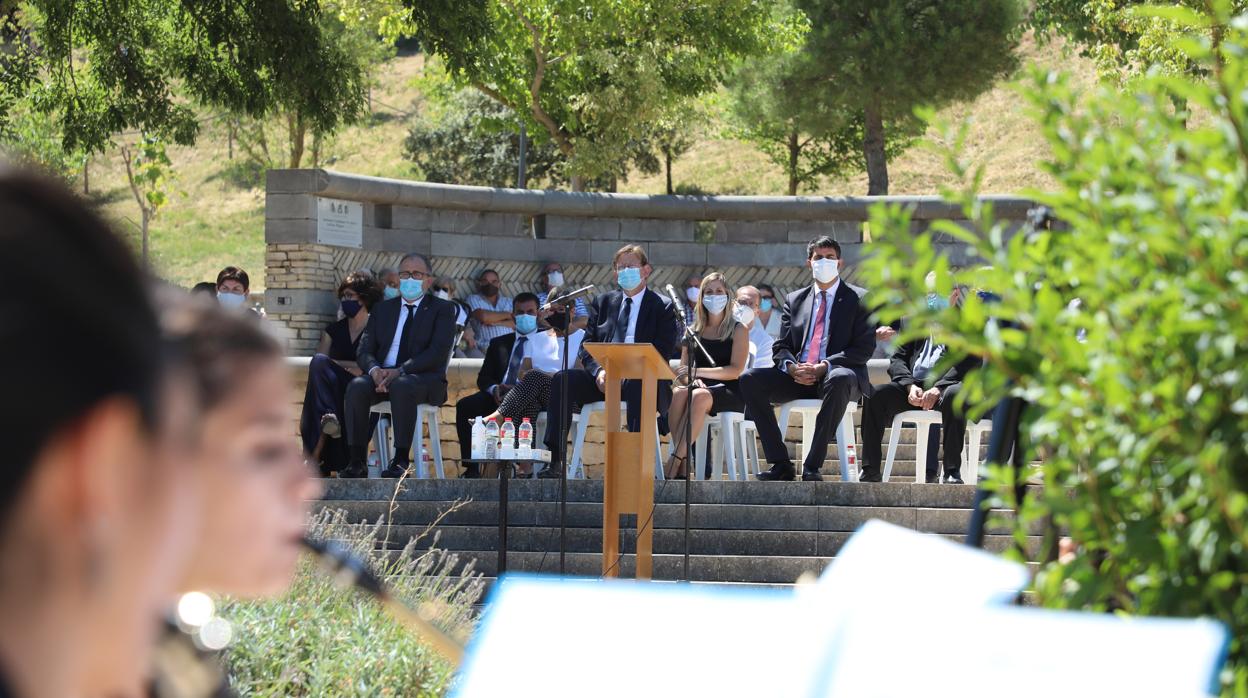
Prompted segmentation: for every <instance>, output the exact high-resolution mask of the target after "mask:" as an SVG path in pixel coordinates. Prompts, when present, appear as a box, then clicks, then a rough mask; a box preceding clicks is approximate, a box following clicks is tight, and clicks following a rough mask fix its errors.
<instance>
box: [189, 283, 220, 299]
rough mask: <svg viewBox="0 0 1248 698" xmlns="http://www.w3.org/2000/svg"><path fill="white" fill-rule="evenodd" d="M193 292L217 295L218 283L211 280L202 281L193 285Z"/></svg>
mask: <svg viewBox="0 0 1248 698" xmlns="http://www.w3.org/2000/svg"><path fill="white" fill-rule="evenodd" d="M191 293H192V294H194V293H202V294H204V295H205V296H216V295H217V285H216V284H214V283H212V282H211V281H201V282H199V283H197V284H195V285H194V286H192V287H191Z"/></svg>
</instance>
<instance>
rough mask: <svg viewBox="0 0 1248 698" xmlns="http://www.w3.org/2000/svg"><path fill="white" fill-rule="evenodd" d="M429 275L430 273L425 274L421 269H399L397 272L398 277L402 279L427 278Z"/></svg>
mask: <svg viewBox="0 0 1248 698" xmlns="http://www.w3.org/2000/svg"><path fill="white" fill-rule="evenodd" d="M430 276H431V275H430V274H426V273H425V272H423V271H410V272H409V271H401V272H399V279H400V280H402V281H407V280H408V279H427V278H429V277H430Z"/></svg>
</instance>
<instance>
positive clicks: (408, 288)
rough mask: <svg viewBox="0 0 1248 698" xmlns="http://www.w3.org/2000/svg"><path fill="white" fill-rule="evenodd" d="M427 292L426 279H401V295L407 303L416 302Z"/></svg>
mask: <svg viewBox="0 0 1248 698" xmlns="http://www.w3.org/2000/svg"><path fill="white" fill-rule="evenodd" d="M424 292H425V281H424V279H400V280H399V294H400V295H402V296H403V300H405V301H414V300H416V299H417V298H420V296H421V294H423V293H424Z"/></svg>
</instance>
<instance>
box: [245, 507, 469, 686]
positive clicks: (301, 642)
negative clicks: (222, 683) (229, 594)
mask: <svg viewBox="0 0 1248 698" xmlns="http://www.w3.org/2000/svg"><path fill="white" fill-rule="evenodd" d="M386 533H387V531H386V530H385V527H384V526H383V525H382V524H381V523H380V522H379V523H377V524H375V525H368V524H349V523H347V522H346V518H345V513H344V512H342V511H341V510H336V511H332V510H327V511H324V512H322V513H321V514H319V515H318V516H317V517H315V519H314V521H313V523H312V526H311V531H310V535H311V536H312V537H313V538H317V539H333V540H336V541H339V542H341V543H343V544H344V545H346V546H348V547H350V548H351V550H352V551H353V552H354V553H355V554H356V555H357V556H359V557H361V558H362V559H364V560H366V561H367V562H368V563H369V565H370V567H371V568H372V569H373V570H374V571H375V572H377V573H378V574H379V575H380V576H381V577H382V578H383V579H385V580H386V582H387V583H388V584H389V586H390V587H391V588H392V589H393V591H394V593H395V595H396V596H397V597H398V598H400V599H403V600H404V601H405V602H407V603H409V604H411V605H413V607H415V606H418V605H423V604H426V603H432V604H433V605H434V606H435V607H437V608H440V609H441V610H442V613H441V615H440V616H439V617H437V618H435V619H433V621H434V622H435V623H436V624H437V625H438V626H439V627H441V628H442V629H443V630H445V631H447V632H448V633H450V634H452V636H460V637H466V636H467V634H468V631H469V630H470V629H471V627H472V624H473V619H472V616H471V613H472V604H473V603H474V602H476V600H477V599H478V597H479V596H480V595H481V591H482V588H483V585H482V581H481V577H480V575H479V574H476V573H474V572H472V571H471V569H467V570H464V571H462V572H459V573H456V572H454V569H455V567H456V566H457V563H458V559H457V556H455V555H453V554H447V553H446V552H444V551H440V550H436V549H435V550H430V551H428V552H423V553H420V552H416V551H415V548H414V546H415V544H416V542H417V541H418V540H419V538H417V539H414V540H412V541H411V542H409V543H408V544H407V546H406V547H404V548H403V550H402V551H401V552H399V553H397V554H395V553H392V552H387V551H385V550H381V549H379V548H384V545H379V542H383V541H382V539H383V538H384V537H385V536H386ZM434 542H435V545H436V539H435V541H434ZM316 564H317V563H316V562H314V561H313V560H311V559H305V560H303V561H302V562H301V564H300V568H299V572H298V575H297V576H296V579H295V583H294V585H293V587H292V588H291V590H290V592H289V593H288V594H287V595H286V596H285V597H283V598H281V599H276V600H270V601H257V602H239V601H229V602H227V603H225V604H224V606H223V609H222V612H221V615H222V617H224V618H225V619H227V620H229V621H230V622H231V623H232V624H233V626H234V638H235V639H234V642H233V643H232V644H231V646H230V647H229V649H228V651H227V652H226V655H225V659H226V665H227V670H228V672H229V676H230V683H231V685H232V686H233V687H234V689H235V690H236V691H238V693H239V694H241V695H243V696H440V695H443V694H444V693H445V691H446V689H447V688H448V687H449V684H450V681H451V677H452V672H453V671H454V667H452V666H450V665H448V664H447V663H446V662H445V661H443V660H442V659H441V658H440V657H439V656H438V655H437V654H435V653H434V652H433V650H431V649H430V648H428V647H427V646H425V645H423V644H421V643H420V641H419V640H417V639H416V638H415V637H414V636H413V635H412V634H411V633H409V632H408V631H407V630H406V629H404V628H403V626H401V625H399V624H398V623H397V622H396V621H394V620H393V619H392V618H391V617H390V616H389V615H387V614H386V612H385V611H384V610H383V609H382V608H381V607H380V606H379V605H378V604H377V603H375V602H374V601H372V600H371V599H369V598H366V597H363V596H361V595H360V594H359V593H358V592H355V591H352V590H345V589H341V588H339V587H338V586H337V585H336V584H335V583H334V581H333V580H332V579H330V578H329V577H328V576H327V575H325V574H324V573H322V572H321V571H320V570H318V569H316Z"/></svg>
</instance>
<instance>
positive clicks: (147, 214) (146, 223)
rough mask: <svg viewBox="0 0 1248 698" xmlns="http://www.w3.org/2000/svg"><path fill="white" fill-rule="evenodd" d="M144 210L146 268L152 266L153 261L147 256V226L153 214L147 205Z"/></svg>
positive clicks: (144, 259) (144, 261) (144, 260)
mask: <svg viewBox="0 0 1248 698" xmlns="http://www.w3.org/2000/svg"><path fill="white" fill-rule="evenodd" d="M142 211H143V268H145V269H146V268H148V267H150V266H151V263H150V262H149V261H148V256H147V226H148V224H149V223H151V221H152V216H151V214H149V213H148V208H147V207H146V206H144V207H143V208H142Z"/></svg>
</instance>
